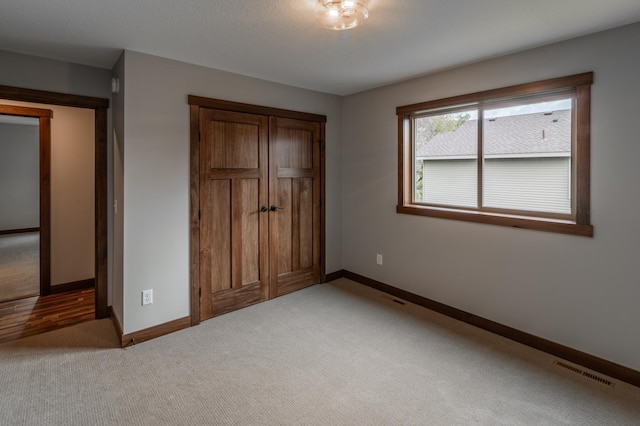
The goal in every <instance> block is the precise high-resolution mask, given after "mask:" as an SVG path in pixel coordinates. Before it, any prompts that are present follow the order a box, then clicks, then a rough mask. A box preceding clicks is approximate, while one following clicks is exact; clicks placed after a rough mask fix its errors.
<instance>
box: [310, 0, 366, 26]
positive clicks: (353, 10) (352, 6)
mask: <svg viewBox="0 0 640 426" xmlns="http://www.w3.org/2000/svg"><path fill="white" fill-rule="evenodd" d="M367 3H368V0H318V6H317V11H316V16H317V18H318V22H320V25H322V26H323V27H325V28H328V29H330V30H348V29H351V28H355V27H356V26H358V25H362V24H363V23H364V21H365V19H367V18H368V17H369V10H368V9H367Z"/></svg>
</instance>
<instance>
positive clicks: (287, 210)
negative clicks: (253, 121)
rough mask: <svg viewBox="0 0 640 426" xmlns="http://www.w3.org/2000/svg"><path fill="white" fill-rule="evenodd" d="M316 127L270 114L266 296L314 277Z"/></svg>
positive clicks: (316, 261) (316, 279)
mask: <svg viewBox="0 0 640 426" xmlns="http://www.w3.org/2000/svg"><path fill="white" fill-rule="evenodd" d="M320 131H321V125H320V123H317V122H312V121H305V120H294V119H286V118H277V117H272V118H271V131H270V134H271V138H270V141H269V153H270V155H269V206H270V209H271V210H270V212H269V224H270V225H269V227H270V262H269V263H270V276H271V284H270V294H271V297H276V296H280V295H283V294H286V293H289V292H292V291H295V290H298V289H301V288H304V287H307V286H309V285H312V284H317V283H319V282H320V277H321V275H320V264H321V262H320V259H321V257H320V219H321V216H320V208H321V207H320V200H321V197H320V190H321V186H320V183H321V182H320V179H321V176H320V154H321V150H320V141H321V133H320Z"/></svg>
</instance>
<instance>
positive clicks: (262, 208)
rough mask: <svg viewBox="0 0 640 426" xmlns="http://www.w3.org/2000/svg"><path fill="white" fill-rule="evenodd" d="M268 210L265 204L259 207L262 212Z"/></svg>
mask: <svg viewBox="0 0 640 426" xmlns="http://www.w3.org/2000/svg"><path fill="white" fill-rule="evenodd" d="M268 210H269V209H268V208H267V206H262V207H260V211H261V212H262V213H264V212H266V211H268Z"/></svg>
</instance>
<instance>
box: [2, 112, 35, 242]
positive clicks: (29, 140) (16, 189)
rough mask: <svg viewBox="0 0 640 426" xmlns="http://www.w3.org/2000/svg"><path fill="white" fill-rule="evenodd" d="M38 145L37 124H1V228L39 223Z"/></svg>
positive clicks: (30, 225) (30, 226)
mask: <svg viewBox="0 0 640 426" xmlns="http://www.w3.org/2000/svg"><path fill="white" fill-rule="evenodd" d="M36 123H37V121H36ZM39 147H40V133H39V126H38V125H37V124H36V125H35V126H34V125H28V124H9V123H0V203H2V208H1V209H0V231H6V230H10V229H23V228H38V227H39V226H40V160H39V159H40V148H39Z"/></svg>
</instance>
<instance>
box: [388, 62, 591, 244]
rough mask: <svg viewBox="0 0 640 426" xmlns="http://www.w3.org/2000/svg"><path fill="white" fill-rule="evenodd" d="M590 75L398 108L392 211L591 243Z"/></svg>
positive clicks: (539, 82)
mask: <svg viewBox="0 0 640 426" xmlns="http://www.w3.org/2000/svg"><path fill="white" fill-rule="evenodd" d="M592 81H593V73H584V74H578V75H573V76H568V77H561V78H556V79H551V80H544V81H538V82H535V83H528V84H522V85H518V86H511V87H506V88H502V89H495V90H489V91H485V92H479V93H473V94H469V95H462V96H456V97H453V98H447V99H440V100H436V101H429V102H424V103H420V104H414V105H407V106H402V107H398V108H397V109H396V113H397V115H398V126H399V129H398V134H399V142H398V144H399V169H400V170H399V183H398V207H397V211H398V213H407V214H417V215H423V216H433V217H440V218H448V219H457V220H465V221H471V222H481V223H490V224H496V225H503V226H511V227H518V228H527V229H537V230H543V231H551V232H560V233H566V234H575V235H582V236H589V237H590V236H593V227H592V226H591V224H590V219H589V204H590V191H589V179H590V177H589V164H590V158H589V145H590V142H589V136H590V135H589V132H590V123H589V120H590V88H591V83H592Z"/></svg>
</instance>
